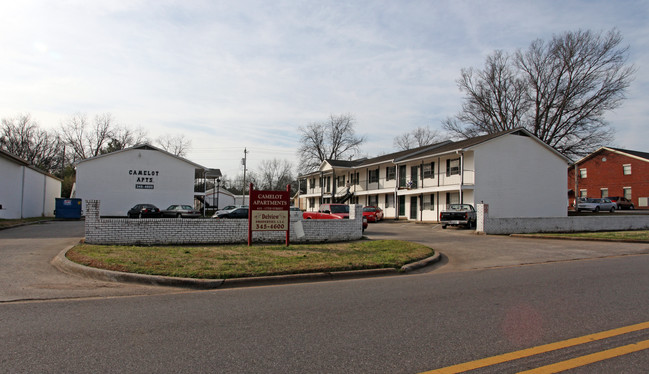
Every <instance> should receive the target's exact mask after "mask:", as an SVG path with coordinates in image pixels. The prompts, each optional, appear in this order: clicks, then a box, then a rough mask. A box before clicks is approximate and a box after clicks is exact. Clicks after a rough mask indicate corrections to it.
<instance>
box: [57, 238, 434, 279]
mask: <svg viewBox="0 0 649 374" xmlns="http://www.w3.org/2000/svg"><path fill="white" fill-rule="evenodd" d="M433 254H434V251H433V250H432V249H430V248H428V247H426V246H423V245H421V244H416V243H411V242H405V241H399V240H359V241H354V242H345V243H325V244H292V245H290V246H289V247H286V246H285V245H263V244H256V245H253V246H251V247H248V246H247V245H214V246H160V247H136V246H109V245H89V244H80V245H78V246H76V247H74V248H72V249H71V250H70V251H68V254H67V257H68V259H70V260H71V261H74V262H77V263H79V264H83V265H87V266H92V267H97V268H102V269H108V270H117V271H124V272H130V273H140V274H155V275H166V276H174V277H186V278H205V279H228V278H241V277H256V276H264V275H282V274H299V273H314V272H328V271H344V270H360V269H377V268H397V269H398V268H400V267H401V266H403V265H405V264H408V263H411V262H414V261H418V260H421V259H424V258H426V257H429V256H432V255H433Z"/></svg>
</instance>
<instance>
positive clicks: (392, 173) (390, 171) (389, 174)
mask: <svg viewBox="0 0 649 374" xmlns="http://www.w3.org/2000/svg"><path fill="white" fill-rule="evenodd" d="M396 174H397V167H396V166H388V167H386V168H385V180H386V181H391V180H394V179H395V178H396Z"/></svg>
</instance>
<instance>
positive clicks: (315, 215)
mask: <svg viewBox="0 0 649 374" xmlns="http://www.w3.org/2000/svg"><path fill="white" fill-rule="evenodd" d="M302 219H349V205H347V204H321V205H320V208H319V209H318V211H317V212H304V213H302ZM366 228H367V217H365V216H363V231H365V229H366Z"/></svg>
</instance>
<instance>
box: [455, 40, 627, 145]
mask: <svg viewBox="0 0 649 374" xmlns="http://www.w3.org/2000/svg"><path fill="white" fill-rule="evenodd" d="M627 60H628V47H624V46H622V36H621V34H620V32H619V31H617V30H615V29H613V30H611V31H609V32H607V33H605V34H602V33H593V32H591V31H581V30H580V31H576V32H565V33H563V34H561V35H558V36H554V37H553V38H552V40H551V41H549V42H545V41H543V40H540V39H539V40H535V41H533V42H532V43H531V44H530V46H529V47H528V49H527V50H526V51H521V50H518V51H516V53H514V54H513V55H506V54H504V53H503V52H500V51H496V52H495V53H494V54H493V55H492V56H489V57H488V58H487V61H486V64H485V68H484V70H481V71H479V72H475V71H473V70H472V69H468V70H462V76H461V78H460V79H459V80H458V87H459V88H460V90H461V91H462V92H464V93H465V98H464V103H463V105H462V109H461V111H460V113H458V114H457V115H456V116H455V117H454V118H449V119H447V120H446V121H445V122H444V127H445V128H446V129H447V130H449V131H450V132H452V133H454V134H455V135H457V136H460V137H468V136H474V135H478V134H487V133H495V132H499V131H502V130H508V129H513V128H517V127H524V128H526V129H528V130H529V131H530V132H532V133H533V134H534V135H536V136H537V137H538V138H540V139H541V140H542V141H544V142H545V143H546V144H548V145H550V146H552V147H554V148H555V149H557V150H558V151H559V152H562V153H564V154H565V155H567V156H583V155H585V154H588V153H590V152H592V151H593V150H594V149H596V148H597V147H600V146H602V145H604V144H607V143H610V142H611V140H612V129H611V128H610V125H609V124H608V123H607V122H606V121H605V120H604V115H605V113H606V112H607V111H610V110H613V109H615V108H617V107H619V106H620V105H621V103H622V101H623V100H624V98H625V93H626V89H627V88H628V87H629V85H630V84H631V81H632V80H633V75H634V73H635V70H636V69H635V67H634V66H632V65H628V64H627Z"/></svg>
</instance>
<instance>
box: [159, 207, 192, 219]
mask: <svg viewBox="0 0 649 374" xmlns="http://www.w3.org/2000/svg"><path fill="white" fill-rule="evenodd" d="M162 216H163V217H176V218H197V217H200V216H201V212H199V211H198V210H196V209H194V208H193V207H192V206H191V205H180V204H178V205H169V207H168V208H167V209H164V210H163V211H162Z"/></svg>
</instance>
